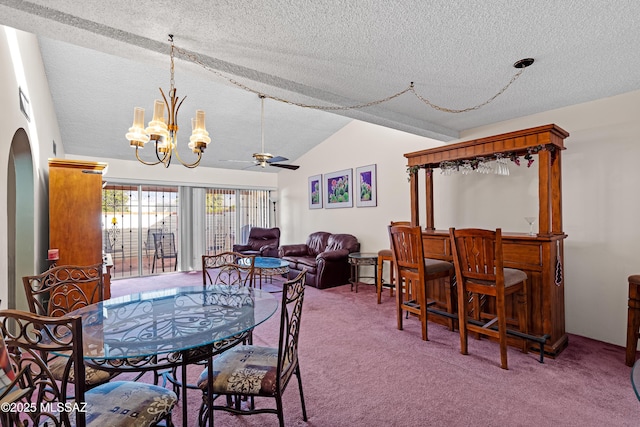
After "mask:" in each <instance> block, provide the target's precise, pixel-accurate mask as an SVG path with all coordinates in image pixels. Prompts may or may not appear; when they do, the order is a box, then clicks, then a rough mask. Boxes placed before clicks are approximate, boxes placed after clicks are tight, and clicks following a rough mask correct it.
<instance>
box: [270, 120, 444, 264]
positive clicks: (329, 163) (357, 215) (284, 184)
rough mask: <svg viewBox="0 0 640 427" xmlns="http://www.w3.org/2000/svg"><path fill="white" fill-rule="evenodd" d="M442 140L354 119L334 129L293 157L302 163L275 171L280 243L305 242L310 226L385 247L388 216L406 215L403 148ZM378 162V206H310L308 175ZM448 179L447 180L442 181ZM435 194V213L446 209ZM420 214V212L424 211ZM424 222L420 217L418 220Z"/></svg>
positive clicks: (371, 247) (366, 247) (367, 247)
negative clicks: (280, 233) (277, 189)
mask: <svg viewBox="0 0 640 427" xmlns="http://www.w3.org/2000/svg"><path fill="white" fill-rule="evenodd" d="M440 145H442V143H441V142H439V141H435V140H432V139H429V138H424V137H421V136H416V135H412V134H408V133H405V132H400V131H396V130H393V129H388V128H385V127H382V126H378V125H373V124H370V123H364V122H361V121H358V120H354V121H352V122H350V123H349V124H348V125H347V126H345V127H344V128H342V129H341V130H340V131H338V132H336V133H335V134H334V135H332V136H331V137H330V138H328V139H327V140H326V141H324V142H323V143H322V144H321V145H319V146H317V147H315V148H314V149H313V150H311V151H309V152H308V153H307V154H305V155H304V156H302V157H301V158H299V159H296V164H299V165H300V169H298V170H297V171H295V172H292V171H283V172H280V173H279V175H280V177H279V193H280V203H279V206H280V213H279V221H278V222H279V225H280V227H281V229H282V238H281V240H282V243H303V242H305V241H306V239H307V236H308V235H309V234H310V233H312V232H314V231H328V232H331V233H349V234H353V235H354V236H356V237H357V238H358V241H359V242H360V244H361V251H362V252H375V253H377V252H378V250H380V249H383V248H388V247H389V235H388V234H387V225H389V222H390V221H392V220H393V221H400V220H409V219H410V210H409V207H410V199H409V182H408V180H407V178H408V174H407V172H406V164H407V162H406V158H405V157H404V153H408V152H411V151H417V150H424V149H427V148H433V147H437V146H440ZM371 164H376V165H377V178H378V179H377V183H378V191H377V196H378V206H377V207H367V208H357V207H355V203H354V206H353V207H351V208H341V209H309V208H308V206H309V205H308V193H307V184H308V177H310V176H313V175H317V174H325V173H331V172H336V171H339V170H343V169H353V173H355V169H356V168H357V167H360V166H366V165H371ZM445 184H446V183H445ZM442 194H445V192H441V193H439V194H436V206H438V210H437V211H436V213H435V216H436V218H441V217H444V216H445V215H446V211H445V205H447V204H446V203H445V202H444V201H442V200H440V197H439V196H441V195H442ZM422 214H424V212H422ZM422 222H423V223H424V219H423V220H422Z"/></svg>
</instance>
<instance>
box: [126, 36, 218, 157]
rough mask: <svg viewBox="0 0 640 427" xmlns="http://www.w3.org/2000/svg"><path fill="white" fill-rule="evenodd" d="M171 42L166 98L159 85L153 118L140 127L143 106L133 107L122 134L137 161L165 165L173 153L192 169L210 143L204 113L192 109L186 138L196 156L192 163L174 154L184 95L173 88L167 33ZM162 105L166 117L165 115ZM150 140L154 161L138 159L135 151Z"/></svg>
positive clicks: (172, 71)
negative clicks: (189, 133) (130, 121)
mask: <svg viewBox="0 0 640 427" xmlns="http://www.w3.org/2000/svg"><path fill="white" fill-rule="evenodd" d="M169 41H170V42H171V54H170V57H171V81H170V84H171V85H170V89H169V99H167V97H166V96H165V93H164V92H163V90H162V88H160V94H161V95H162V99H163V100H158V99H156V101H155V104H154V106H153V119H152V120H151V121H150V122H149V124H148V126H147V127H146V128H145V127H144V108H140V107H135V108H134V110H133V125H132V126H131V127H130V128H129V132H127V134H126V135H125V136H126V138H127V140H129V144H130V145H131V147H135V149H136V158H137V159H138V161H139V162H140V163H143V164H145V165H149V166H153V165H157V164H160V163H162V164H163V165H164V166H165V167H167V168H168V167H169V165H170V164H171V159H172V158H173V154H174V153H175V157H176V158H177V159H178V161H179V162H180V163H181V164H182V165H183V166H186V167H188V168H195V167H196V166H198V165H199V164H200V160H201V159H202V152H203V151H204V150H205V148H207V145H208V144H209V143H210V142H211V138H209V132H207V128H206V125H205V112H204V111H202V110H196V117H195V118H192V119H191V128H192V133H191V138H189V144H188V147H189V148H190V149H191V151H192V152H193V153H194V154H196V155H197V156H198V157H197V159H196V160H195V161H194V162H192V163H187V162H184V161H183V160H182V159H181V158H180V154H179V153H178V148H177V144H178V110H180V106H181V105H182V103H183V102H184V100H185V99H186V96H185V97H183V98H182V99H179V98H178V97H177V96H176V88H175V81H174V45H173V35H172V34H169ZM165 107H166V109H167V116H166V117H165ZM149 141H153V143H154V145H155V153H156V158H157V161H152V162H148V161H145V160H143V159H141V158H140V153H139V150H141V149H143V148H144V146H145V144H146V143H147V142H149Z"/></svg>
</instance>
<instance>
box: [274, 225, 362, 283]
mask: <svg viewBox="0 0 640 427" xmlns="http://www.w3.org/2000/svg"><path fill="white" fill-rule="evenodd" d="M359 250H360V243H359V242H358V239H356V238H355V236H352V235H351V234H331V233H327V232H324V231H318V232H316V233H312V234H310V235H309V238H308V239H307V243H305V244H296V245H283V246H280V249H279V250H278V252H279V255H280V258H282V259H283V260H286V261H288V262H289V278H293V277H296V275H298V274H299V273H300V272H301V271H302V270H303V269H305V268H306V269H307V284H308V285H312V286H315V287H316V288H318V289H324V288H330V287H332V286H339V285H344V284H346V283H349V278H350V275H351V269H350V265H349V260H348V256H349V254H350V253H352V252H358V251H359Z"/></svg>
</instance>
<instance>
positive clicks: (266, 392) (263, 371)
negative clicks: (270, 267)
mask: <svg viewBox="0 0 640 427" xmlns="http://www.w3.org/2000/svg"><path fill="white" fill-rule="evenodd" d="M305 279H306V270H303V271H302V272H301V273H300V274H298V276H297V277H296V278H295V279H292V280H289V281H287V282H285V283H284V285H283V288H282V302H281V309H280V333H279V337H278V345H277V347H261V346H255V345H240V346H236V347H233V348H231V349H229V350H227V351H225V352H224V353H222V354H221V355H220V356H218V357H217V358H215V359H214V360H213V384H212V388H211V389H209V387H208V385H209V381H208V374H209V373H208V370H207V369H205V370H204V371H203V372H202V374H201V375H200V378H199V380H198V386H199V387H200V388H201V389H202V392H203V399H202V405H201V406H200V414H199V421H200V425H204V423H205V422H207V421H208V418H207V414H208V406H207V402H208V393H212V398H213V399H216V398H218V397H220V396H226V397H227V401H226V402H227V404H226V405H213V409H214V410H223V411H228V412H231V413H234V414H237V415H250V414H259V413H272V414H277V416H278V421H279V424H280V426H281V427H283V426H284V414H283V406H282V394H283V393H284V391H285V389H286V387H287V385H288V384H289V381H290V380H291V378H292V377H293V376H294V375H295V376H296V378H297V381H298V389H299V391H300V402H301V404H302V418H303V420H304V421H307V410H306V407H305V404H304V394H303V391H302V379H301V376H300V364H299V361H298V337H299V335H300V319H301V317H302V301H303V299H304V289H305ZM258 396H261V397H269V398H274V399H275V403H276V408H270V407H260V408H255V406H254V399H253V398H254V397H258ZM241 397H249V398H250V399H249V400H248V401H247V402H245V403H244V404H245V408H244V409H243V408H242V405H243V400H242V399H241ZM232 398H233V399H234V402H232V403H231V399H232Z"/></svg>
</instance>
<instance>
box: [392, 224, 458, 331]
mask: <svg viewBox="0 0 640 427" xmlns="http://www.w3.org/2000/svg"><path fill="white" fill-rule="evenodd" d="M389 239H390V241H391V251H392V252H393V265H394V268H395V269H396V273H397V274H396V283H397V289H396V317H397V322H398V329H400V330H402V327H403V325H402V317H403V314H404V313H412V314H415V315H417V316H418V318H419V319H420V322H421V323H422V339H423V340H425V341H427V340H428V339H429V333H428V326H427V324H428V323H427V318H428V311H427V307H428V306H431V305H434V304H435V301H429V300H428V296H427V282H428V281H431V280H439V279H445V280H447V283H446V287H447V290H446V293H445V299H446V309H447V311H448V313H450V314H451V313H453V312H454V309H453V308H454V303H453V300H454V298H453V296H452V294H453V291H452V289H451V287H452V281H451V275H452V273H453V264H451V263H450V262H447V261H441V260H437V259H430V258H425V257H424V248H423V242H422V231H421V230H420V227H419V226H416V227H412V226H411V225H410V224H408V223H406V222H401V223H391V225H389ZM452 323H453V322H452V321H451V322H450V326H449V327H450V328H453V324H452Z"/></svg>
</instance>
